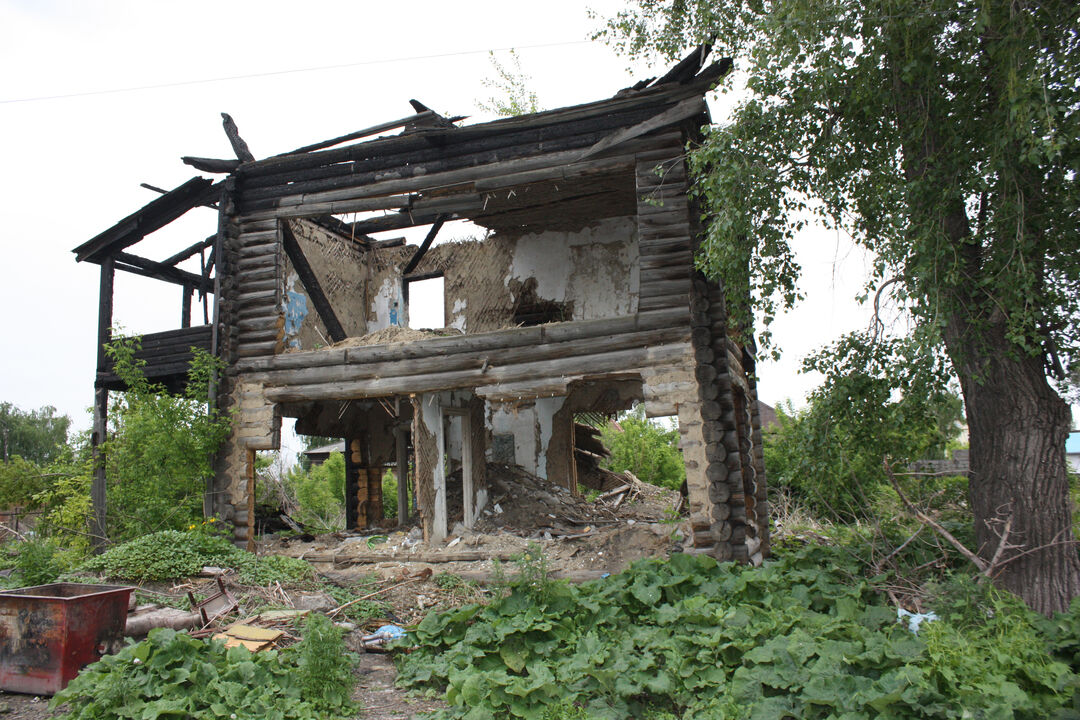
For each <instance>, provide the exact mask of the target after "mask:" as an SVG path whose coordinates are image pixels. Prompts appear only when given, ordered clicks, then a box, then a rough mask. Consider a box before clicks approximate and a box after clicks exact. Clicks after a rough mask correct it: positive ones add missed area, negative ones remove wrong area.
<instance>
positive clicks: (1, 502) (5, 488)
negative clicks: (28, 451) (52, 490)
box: [0, 456, 51, 508]
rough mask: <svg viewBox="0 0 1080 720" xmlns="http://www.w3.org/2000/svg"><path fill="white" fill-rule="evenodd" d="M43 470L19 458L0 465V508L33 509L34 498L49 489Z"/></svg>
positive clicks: (46, 474)
mask: <svg viewBox="0 0 1080 720" xmlns="http://www.w3.org/2000/svg"><path fill="white" fill-rule="evenodd" d="M50 479H51V478H50V477H49V474H48V473H47V472H46V471H45V468H44V467H42V466H40V465H38V464H36V463H32V462H30V461H29V460H24V459H23V458H21V457H19V456H15V457H13V458H11V460H9V461H8V462H5V463H0V507H4V508H11V507H17V506H21V507H26V508H32V507H35V504H34V496H35V495H37V494H38V493H40V492H42V491H43V490H45V489H46V488H48V487H49V484H50V483H49V481H50Z"/></svg>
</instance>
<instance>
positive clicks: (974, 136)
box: [601, 0, 1080, 612]
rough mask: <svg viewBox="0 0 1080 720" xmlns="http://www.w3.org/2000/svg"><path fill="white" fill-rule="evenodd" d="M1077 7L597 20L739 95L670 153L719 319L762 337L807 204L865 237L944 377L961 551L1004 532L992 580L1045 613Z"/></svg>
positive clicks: (752, 10)
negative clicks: (710, 66)
mask: <svg viewBox="0 0 1080 720" xmlns="http://www.w3.org/2000/svg"><path fill="white" fill-rule="evenodd" d="M1078 18H1080V8H1078V6H1077V5H1076V4H1074V3H1071V2H1064V1H1061V0H1047V1H1046V2H1028V1H1025V0H1013V1H1011V2H1006V1H1005V0H919V1H917V2H897V1H896V0H823V1H821V2H818V1H815V2H806V0H772V1H767V0H748V1H745V2H731V3H719V2H709V1H708V0H674V1H671V2H658V1H657V0H636V2H633V3H632V4H631V6H630V8H629V9H627V10H625V11H624V12H622V13H620V14H619V15H618V16H617V17H615V18H612V19H611V20H610V21H609V22H608V25H607V27H606V29H605V30H604V31H603V32H602V33H601V34H602V35H606V36H607V37H608V38H609V39H610V40H612V41H613V42H615V43H616V44H617V45H619V46H620V47H621V48H622V49H624V50H626V51H628V52H631V53H638V54H641V53H659V54H661V55H665V56H668V57H674V56H675V55H676V54H678V53H679V52H680V51H682V50H683V49H684V48H685V47H687V46H688V45H691V44H697V43H714V44H715V48H716V50H717V51H718V52H720V53H722V54H726V55H732V56H733V57H734V58H735V60H736V67H737V68H738V69H739V71H740V72H742V73H744V75H743V77H745V79H746V87H747V97H746V98H745V99H743V100H742V101H741V102H740V103H739V104H738V106H737V108H736V110H735V112H734V115H733V117H732V119H731V121H730V122H729V123H727V124H725V125H723V126H717V127H714V128H712V129H711V131H709V132H708V133H706V135H705V137H704V138H703V141H702V143H701V144H700V146H699V147H697V148H696V149H694V150H693V152H692V153H691V155H690V162H691V166H692V168H693V169H694V171H695V172H696V175H697V181H696V192H697V198H698V202H699V203H700V207H701V209H702V211H703V213H704V214H706V215H707V216H708V219H709V222H708V224H707V228H708V230H707V235H706V237H705V238H704V243H703V247H702V251H701V254H700V257H699V264H700V266H701V267H702V269H703V270H705V271H706V272H707V273H709V274H710V275H712V276H715V277H719V278H722V279H723V281H724V282H725V283H726V287H727V290H728V297H729V302H730V308H731V311H732V313H733V317H734V319H735V320H736V322H737V324H741V325H742V326H743V327H751V326H752V325H751V322H750V321H751V318H752V313H753V312H754V311H755V310H756V311H757V312H759V313H760V314H761V315H762V316H763V318H764V321H765V325H766V329H765V330H764V331H763V332H761V333H760V334H759V337H758V340H759V344H760V345H761V346H762V347H766V348H769V347H773V345H772V343H771V338H770V337H769V335H768V331H767V326H768V323H769V322H771V320H772V319H773V318H774V317H775V316H776V314H777V313H778V312H779V311H781V310H782V309H783V308H785V307H790V306H791V305H793V304H794V303H795V302H796V301H797V300H798V297H799V293H798V289H797V288H798V286H797V280H798V274H799V267H798V264H797V262H796V260H795V256H794V253H793V250H792V242H793V240H794V239H795V237H796V234H797V233H798V231H799V230H801V229H802V228H803V227H804V226H805V225H806V224H807V223H808V222H810V221H811V219H812V218H813V217H814V216H817V217H818V218H820V219H821V220H822V221H824V222H825V223H826V224H827V225H831V226H833V227H837V228H841V229H843V230H844V231H846V232H847V233H849V234H850V235H851V237H852V238H853V239H854V240H855V241H856V242H858V243H860V244H861V245H863V246H864V247H866V248H868V249H869V250H871V251H873V253H874V254H875V257H876V258H877V262H876V266H875V267H874V273H873V279H872V280H871V286H870V287H869V288H868V291H871V292H873V291H876V292H877V293H878V295H876V296H875V301H878V300H881V299H882V298H892V299H893V300H894V301H895V302H897V303H898V304H899V305H901V306H903V307H905V308H906V309H907V310H908V311H910V313H911V317H912V318H913V319H914V320H915V322H916V323H917V325H918V327H919V333H920V337H921V338H922V339H924V340H926V341H928V342H931V343H934V342H937V343H943V345H944V347H945V348H946V349H947V352H948V356H949V359H950V360H951V363H952V366H953V369H954V370H955V372H956V375H957V376H958V378H959V379H960V382H961V386H962V388H963V392H964V398H965V406H966V411H967V416H968V423H969V426H970V428H971V443H972V468H973V476H972V497H973V508H974V511H975V515H976V538H977V542H978V544H979V548H978V551H979V552H980V553H982V554H983V555H984V556H985V557H987V558H989V557H990V556H992V555H993V554H994V552H995V550H996V549H997V547H998V546H999V545H1001V546H1003V547H1004V548H1005V552H1004V553H1003V554H1002V555H1001V556H1000V557H1002V558H1004V563H1005V564H1004V565H1003V567H1002V571H1001V573H1000V575H999V576H998V579H999V581H1001V582H1002V584H1003V585H1004V586H1005V587H1008V588H1010V589H1013V590H1015V591H1017V592H1019V593H1020V594H1021V595H1023V596H1024V598H1025V599H1026V600H1028V602H1029V603H1030V604H1031V605H1032V606H1033V607H1036V608H1037V609H1039V610H1041V611H1043V612H1049V611H1051V610H1054V609H1063V608H1064V607H1065V605H1066V604H1067V603H1068V600H1069V598H1071V597H1072V596H1073V595H1076V594H1078V593H1080V561H1078V559H1077V557H1076V551H1075V548H1073V547H1071V546H1068V545H1067V543H1066V542H1065V541H1063V538H1067V537H1069V531H1068V528H1069V525H1070V517H1069V513H1068V504H1067V498H1066V493H1067V486H1066V482H1065V468H1064V447H1063V443H1064V433H1065V432H1066V431H1067V430H1068V426H1069V418H1068V409H1067V406H1066V405H1065V403H1064V402H1063V401H1062V400H1061V398H1060V397H1059V396H1058V394H1057V393H1055V392H1054V391H1053V389H1052V388H1051V387H1050V385H1049V384H1048V383H1047V374H1049V375H1051V376H1054V377H1056V378H1059V379H1064V377H1065V375H1066V373H1067V370H1068V369H1069V368H1070V367H1071V366H1074V365H1075V364H1076V363H1077V358H1078V356H1080V339H1078V338H1077V334H1076V330H1075V328H1076V327H1077V323H1076V320H1077V312H1078V310H1080V306H1078V302H1080V292H1078V290H1080V253H1078V252H1077V251H1078V250H1080V223H1078V220H1080V218H1078V217H1077V214H1078V211H1077V208H1078V207H1080V202H1078V201H1080V192H1078V185H1077V182H1078V178H1077V172H1076V171H1077V165H1078V162H1080V82H1078V78H1080V73H1078V70H1080V68H1078V65H1080V38H1078V34H1077V20H1078ZM728 83H729V84H728V86H727V87H730V83H731V81H730V80H729V81H728ZM1006 517H1009V518H1014V519H1015V520H1016V521H1017V524H1014V525H1012V526H1011V527H1012V530H1013V532H1012V535H1011V536H1009V537H1007V538H1004V539H1003V538H1002V535H1001V533H1000V531H999V528H1000V527H1001V524H1002V523H1001V522H1000V521H1004V520H1005V518H1006Z"/></svg>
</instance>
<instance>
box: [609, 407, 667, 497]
mask: <svg viewBox="0 0 1080 720" xmlns="http://www.w3.org/2000/svg"><path fill="white" fill-rule="evenodd" d="M601 437H602V439H603V443H604V447H606V448H607V449H608V450H610V451H611V457H610V458H609V459H608V460H607V462H606V463H605V466H606V467H607V468H608V469H609V470H611V471H613V472H623V471H624V470H629V471H630V472H632V473H634V475H636V476H637V477H638V479H640V480H643V481H645V482H647V483H651V484H653V485H659V486H660V487H666V488H670V489H672V490H678V489H679V488H680V487H682V484H683V483H684V482H685V481H686V466H685V465H683V459H682V453H681V452H680V451H679V431H678V430H665V429H664V428H663V427H661V426H660V425H659V424H657V423H655V422H652V421H651V420H648V419H647V418H646V417H645V406H644V405H638V406H637V407H635V408H634V410H633V411H632V412H631V413H630V414H629V415H627V416H626V417H624V418H622V419H621V420H620V421H619V426H618V427H616V426H615V425H613V424H608V425H607V426H605V427H604V428H603V429H602V430H601Z"/></svg>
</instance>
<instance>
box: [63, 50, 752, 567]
mask: <svg viewBox="0 0 1080 720" xmlns="http://www.w3.org/2000/svg"><path fill="white" fill-rule="evenodd" d="M706 56H707V49H705V48H699V49H698V50H696V51H694V52H693V53H692V54H691V55H690V56H688V57H687V58H686V59H685V60H683V61H682V62H680V63H678V64H677V65H675V66H674V67H673V68H672V69H671V70H670V71H668V72H667V73H666V74H664V75H663V76H661V77H659V78H656V79H651V80H649V81H644V82H640V83H638V84H636V85H634V86H633V87H630V88H627V89H625V90H622V91H620V92H618V93H617V94H615V95H614V96H613V97H610V98H608V99H605V100H601V101H598V102H592V103H587V104H584V105H578V106H574V107H567V108H561V109H557V110H551V111H546V112H538V113H533V114H529V115H523V116H518V117H512V118H507V119H501V120H497V121H494V122H487V123H482V124H473V125H461V124H459V122H456V121H455V119H448V118H444V117H442V116H440V115H438V114H436V113H434V112H432V111H430V110H428V109H426V108H424V107H423V106H422V105H420V104H419V103H415V101H414V109H415V110H416V111H417V112H416V113H415V114H413V115H411V116H409V117H407V118H403V119H401V120H398V121H394V122H388V123H385V124H383V125H380V126H377V127H374V128H368V129H366V130H363V131H360V132H356V133H352V134H350V135H347V136H344V137H341V138H335V139H333V140H329V141H326V142H322V143H318V144H315V145H310V146H307V147H303V148H300V149H298V150H296V151H293V152H290V153H287V154H284V155H278V156H275V157H269V158H265V159H255V158H254V157H253V156H252V155H251V153H250V152H249V151H248V149H247V146H246V145H245V144H244V143H243V141H242V140H241V139H240V138H239V135H238V134H237V133H236V130H235V125H233V124H232V123H231V120H230V119H229V118H228V117H227V116H226V131H227V132H229V133H230V139H232V140H233V145H234V149H235V150H236V152H237V156H238V159H236V160H206V159H198V158H186V159H185V161H186V162H188V163H189V164H191V165H194V166H195V167H196V168H198V169H199V170H200V171H203V172H209V173H215V172H216V173H221V174H224V175H225V177H224V179H221V180H218V181H217V182H212V181H210V180H205V179H202V178H199V177H196V178H194V179H192V180H190V181H189V182H187V183H185V184H183V185H181V186H180V187H178V188H176V189H175V190H172V191H170V192H168V193H166V194H164V195H163V196H162V197H160V198H157V199H155V200H154V201H153V202H151V203H150V204H149V205H147V206H146V207H144V208H143V209H141V210H139V211H138V212H136V213H135V214H133V215H132V216H130V217H128V218H126V219H125V220H123V221H121V222H120V223H119V224H117V225H116V226H115V227H113V228H111V229H110V230H108V231H106V232H105V233H102V234H101V235H99V236H98V237H96V238H94V239H92V240H90V241H89V242H87V243H85V244H83V245H82V246H80V247H79V248H77V249H76V251H75V252H76V254H77V259H78V260H85V261H90V262H94V263H97V264H99V265H100V266H101V277H102V291H101V315H100V317H101V320H100V334H101V338H100V339H101V340H105V339H107V337H108V332H109V326H110V324H111V314H110V312H111V310H110V308H111V282H112V281H111V278H112V273H113V272H114V271H115V270H125V271H130V272H135V273H140V274H144V275H149V276H151V277H155V278H158V279H161V280H165V281H168V282H173V283H175V284H177V285H179V286H181V287H182V288H183V293H184V297H185V298H190V297H191V295H192V293H195V292H198V293H202V294H207V295H212V296H213V305H212V307H213V311H212V313H210V312H207V313H206V317H205V319H207V320H208V322H207V324H205V325H201V326H196V327H191V321H190V320H191V318H190V311H186V312H185V314H184V316H183V322H182V325H183V326H184V327H183V328H181V329H179V330H175V331H171V332H166V333H157V334H151V335H147V336H145V337H144V339H143V350H142V351H141V354H142V356H143V357H144V358H145V359H146V360H147V362H148V364H147V368H148V371H149V373H150V374H151V376H152V377H154V378H156V379H159V380H162V381H164V382H166V383H167V384H170V385H172V386H175V385H176V384H178V383H181V382H182V380H183V376H184V372H185V371H184V369H183V368H184V365H183V363H184V361H185V359H186V358H187V356H188V354H189V353H190V349H189V348H190V346H191V345H199V346H203V347H206V348H208V349H210V350H211V351H212V352H213V353H215V354H217V355H218V356H220V357H221V358H222V359H223V360H224V361H225V362H226V364H227V370H226V372H225V373H224V375H223V376H222V377H221V378H219V381H218V382H217V384H216V386H215V387H214V388H213V402H216V403H217V404H218V406H219V407H220V408H221V409H222V410H223V411H227V412H232V413H233V414H234V424H233V431H232V435H231V437H230V438H229V439H228V441H227V442H226V443H225V445H224V447H223V448H222V449H221V451H220V453H219V457H218V459H217V475H216V478H215V480H214V482H213V486H212V487H208V489H207V501H206V512H207V513H212V514H215V515H217V516H218V517H221V518H224V519H227V520H229V521H231V522H232V523H233V524H234V526H235V537H236V539H237V540H238V541H246V540H249V539H250V537H251V534H252V532H253V505H252V503H253V498H254V493H253V479H252V478H253V467H254V457H255V452H256V451H259V450H271V449H276V448H278V447H279V440H280V437H279V435H280V427H281V422H282V418H285V417H289V418H295V419H296V428H297V432H299V433H302V434H311V435H323V436H330V437H337V438H343V439H344V440H345V442H346V444H345V447H346V452H345V457H346V463H347V482H346V486H347V487H346V495H347V497H346V506H347V516H348V518H347V519H348V524H349V526H350V527H351V528H355V529H365V528H369V527H372V526H375V525H377V524H378V523H379V522H380V520H381V518H382V515H383V511H382V493H381V478H382V476H383V473H384V472H385V469H386V468H387V467H396V468H397V472H398V474H399V477H400V478H402V480H404V479H405V477H406V474H408V473H409V468H410V467H411V468H412V473H411V482H412V487H413V489H414V492H415V496H416V503H417V507H418V509H419V514H420V519H421V522H422V527H423V529H424V534H425V537H426V538H427V539H428V540H430V541H438V540H440V539H441V538H444V537H445V536H446V535H447V533H448V526H449V525H451V524H452V523H453V521H454V520H455V519H458V518H452V517H450V516H449V515H448V507H450V506H453V507H455V508H460V512H461V517H460V518H459V519H460V520H461V521H462V522H463V523H464V524H465V525H466V526H471V524H472V523H473V522H474V520H475V519H476V517H477V516H478V514H479V513H480V512H481V511H482V510H483V509H484V508H485V506H486V505H487V504H488V503H490V502H492V498H490V497H489V493H488V483H487V478H486V474H485V473H486V468H487V466H488V463H489V462H492V461H496V462H504V463H512V464H515V465H519V466H521V467H522V468H524V469H525V470H527V471H529V472H531V473H533V474H535V475H537V476H539V477H542V478H546V479H547V481H548V482H550V483H554V484H557V485H560V486H563V487H565V488H568V489H569V490H570V491H573V492H578V476H577V468H578V463H577V459H578V458H580V457H581V456H582V454H583V453H584V451H583V450H582V449H581V448H578V447H576V446H577V444H578V436H577V433H575V430H574V427H575V425H574V420H575V417H576V416H578V415H580V414H583V413H615V412H618V411H621V410H624V409H627V408H629V407H630V406H631V405H632V404H633V403H635V402H641V403H643V404H644V407H645V411H646V413H647V415H649V416H652V417H656V416H674V417H675V418H677V423H678V431H679V436H680V448H681V451H682V454H683V458H684V461H685V465H686V470H687V487H688V498H687V499H688V504H687V506H688V508H689V515H690V520H691V525H692V528H693V545H694V546H695V547H696V548H699V549H700V550H701V551H705V552H710V553H712V554H714V555H715V556H716V557H718V558H723V559H729V558H735V559H740V560H749V561H760V558H761V557H762V556H763V554H766V553H767V552H768V519H767V514H768V512H767V503H766V496H765V482H764V472H763V464H762V454H761V434H760V428H759V418H758V410H757V408H758V403H757V393H756V390H755V380H754V356H753V352H752V350H751V349H750V348H748V347H746V346H745V345H743V344H740V342H739V341H738V340H737V339H736V336H735V335H734V334H733V333H730V332H729V327H728V323H727V316H726V311H725V295H724V289H723V287H721V286H720V285H718V284H717V283H716V282H714V281H710V280H707V279H706V278H705V277H704V276H703V275H702V274H701V273H699V272H698V271H697V270H696V269H695V266H694V260H693V257H694V251H695V247H696V244H697V242H698V238H699V236H700V235H701V233H702V227H703V226H702V223H703V222H707V219H706V220H702V218H701V216H700V213H699V212H698V211H697V210H696V209H695V206H694V202H693V200H692V198H691V197H689V194H688V183H689V180H688V176H687V167H686V164H685V162H684V154H685V148H686V146H687V144H688V143H691V142H694V141H695V139H697V138H698V137H699V136H700V133H701V130H702V127H703V126H704V125H705V124H706V123H707V122H708V121H709V118H708V111H707V108H706V104H705V101H704V94H705V93H706V92H707V91H708V90H710V89H711V88H712V87H713V86H714V85H715V84H716V83H717V81H718V79H719V78H720V77H721V76H722V75H723V74H724V73H726V72H728V70H729V69H730V66H731V63H730V61H729V60H720V61H718V62H714V63H711V64H708V63H706ZM200 204H215V205H216V207H217V211H218V214H219V224H218V232H217V234H216V235H215V236H213V237H211V238H209V239H207V240H205V241H200V242H197V243H195V244H193V245H192V246H191V247H190V248H189V249H188V250H186V251H184V252H185V253H188V255H185V256H184V257H190V256H191V255H192V254H194V253H201V254H202V256H203V257H205V258H206V260H205V262H203V263H202V267H203V268H204V272H203V273H201V274H195V273H192V272H184V271H179V270H177V269H176V267H175V265H176V263H177V262H178V259H182V258H181V255H183V253H181V255H177V256H174V257H172V258H169V259H167V260H164V261H161V262H154V261H150V260H146V259H144V258H142V257H140V256H137V255H134V254H132V253H130V252H128V250H129V249H130V246H131V245H133V244H134V243H135V242H138V241H139V240H140V239H141V238H142V237H144V236H145V235H146V234H148V233H149V232H153V231H154V230H156V229H157V228H160V227H162V226H164V225H165V224H166V223H168V222H170V221H171V220H173V219H174V218H176V217H178V216H179V215H180V214H182V213H184V212H186V211H187V210H190V209H192V208H194V207H196V206H198V205H200ZM456 221H468V222H469V223H470V226H469V227H470V228H471V230H470V232H471V235H470V236H467V237H458V238H455V239H454V240H453V241H448V242H440V243H435V242H434V240H435V239H436V237H437V236H438V234H439V233H440V232H441V231H442V230H443V228H444V227H452V226H453V224H454V223H455V222H456ZM409 228H420V229H421V231H424V230H425V229H426V232H424V236H423V240H422V242H419V244H415V243H412V244H410V243H406V242H405V241H404V240H403V239H400V238H393V237H389V236H390V235H393V234H395V233H396V234H400V233H401V232H402V231H405V230H407V229H409ZM417 239H419V235H418V236H417ZM432 280H435V281H437V282H438V283H439V284H441V292H440V293H439V294H438V295H437V296H438V297H441V300H442V303H441V308H440V312H441V322H439V323H436V324H437V325H439V326H440V327H436V328H435V329H434V330H433V331H431V332H421V331H418V330H409V329H408V326H409V325H410V322H409V318H410V314H411V313H415V310H416V308H415V307H414V305H415V303H416V298H417V296H418V292H417V290H418V288H420V287H421V285H422V284H423V283H425V282H427V281H432ZM185 307H190V303H188V304H186V305H185ZM116 387H118V385H117V379H116V378H115V377H114V376H112V375H111V374H110V371H109V368H108V365H107V361H106V358H105V357H104V356H103V355H101V354H100V353H99V363H98V375H97V388H98V398H99V403H98V407H99V413H104V403H105V397H106V396H107V392H108V390H109V389H110V388H116ZM101 418H102V419H101V423H102V424H100V425H97V426H96V430H97V431H98V432H103V431H104V426H103V422H104V421H103V415H102V416H101ZM99 437H100V435H99ZM452 473H453V474H454V476H455V478H456V477H460V482H457V483H456V484H453V485H451V484H450V483H449V482H448V478H449V477H450V476H451V474H452ZM101 483H103V479H101V478H99V483H98V486H99V490H98V495H100V494H101V492H103V487H104V485H103V484H101ZM405 486H406V482H401V483H400V488H399V489H400V490H401V491H404V489H405ZM506 502H513V499H512V498H510V499H509V500H507V501H506ZM399 504H400V506H402V507H404V506H405V505H406V503H405V499H404V496H402V501H401V502H400V503H399Z"/></svg>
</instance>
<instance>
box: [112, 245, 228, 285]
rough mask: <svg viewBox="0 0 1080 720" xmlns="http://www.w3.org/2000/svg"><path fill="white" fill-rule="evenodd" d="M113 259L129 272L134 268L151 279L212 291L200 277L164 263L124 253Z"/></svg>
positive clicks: (208, 283)
mask: <svg viewBox="0 0 1080 720" xmlns="http://www.w3.org/2000/svg"><path fill="white" fill-rule="evenodd" d="M115 259H116V260H117V261H118V262H120V263H123V264H124V265H125V266H127V267H124V268H123V269H124V270H128V271H129V272H130V270H129V268H131V267H134V268H138V269H139V270H143V271H145V272H146V273H148V274H149V277H153V278H155V279H157V280H163V281H165V282H171V283H175V284H177V285H191V286H193V287H196V288H199V289H201V290H204V291H207V292H209V291H210V290H211V289H212V285H211V284H210V282H209V281H207V280H206V278H204V277H202V276H201V275H196V274H195V273H193V272H188V271H187V270H181V269H180V268H175V267H172V266H171V265H166V264H164V263H159V262H157V261H155V260H148V259H147V258H144V257H139V256H138V255H132V254H131V253H126V252H118V253H116V256H115ZM117 267H118V269H119V268H120V266H117ZM139 274H142V273H139Z"/></svg>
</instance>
